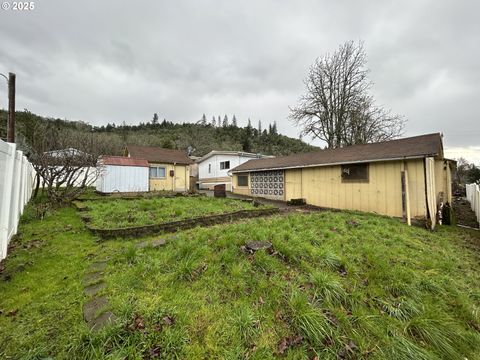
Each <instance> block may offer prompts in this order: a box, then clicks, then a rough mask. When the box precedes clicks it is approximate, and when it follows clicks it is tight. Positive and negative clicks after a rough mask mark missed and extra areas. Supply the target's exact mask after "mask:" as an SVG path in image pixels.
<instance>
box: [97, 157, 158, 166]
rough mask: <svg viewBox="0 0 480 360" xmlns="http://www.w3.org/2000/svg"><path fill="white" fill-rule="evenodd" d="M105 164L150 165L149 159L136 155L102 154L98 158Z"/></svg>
mask: <svg viewBox="0 0 480 360" xmlns="http://www.w3.org/2000/svg"><path fill="white" fill-rule="evenodd" d="M98 160H99V161H100V162H101V163H102V164H103V165H117V166H140V167H148V166H149V165H148V161H147V160H145V159H139V158H134V157H126V156H116V155H101V156H100V157H99V159H98Z"/></svg>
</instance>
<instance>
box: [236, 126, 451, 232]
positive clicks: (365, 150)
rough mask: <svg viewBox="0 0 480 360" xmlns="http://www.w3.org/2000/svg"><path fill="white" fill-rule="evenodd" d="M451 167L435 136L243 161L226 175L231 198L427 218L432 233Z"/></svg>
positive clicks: (446, 195)
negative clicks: (238, 196) (296, 201)
mask: <svg viewBox="0 0 480 360" xmlns="http://www.w3.org/2000/svg"><path fill="white" fill-rule="evenodd" d="M454 163H455V162H454V161H452V160H448V159H445V158H444V156H443V144H442V137H441V136H440V134H429V135H422V136H415V137H410V138H404V139H398V140H392V141H385V142H379V143H372V144H364V145H354V146H348V147H344V148H339V149H332V150H321V151H316V152H309V153H303V154H296V155H290V156H284V157H278V158H274V159H259V160H255V161H248V162H246V163H244V164H242V165H240V166H237V167H236V168H234V169H232V170H231V173H232V174H233V184H234V192H235V193H239V194H245V195H251V196H258V197H264V198H269V199H276V200H283V201H287V200H291V199H297V198H303V199H305V200H306V202H307V203H308V204H312V205H316V206H321V207H326V208H336V209H351V210H360V211H367V212H375V213H378V214H383V215H388V216H396V217H401V216H404V217H406V218H407V219H410V217H421V218H429V219H431V223H432V227H433V226H434V225H435V218H436V214H437V209H438V205H439V204H440V203H442V202H443V203H446V202H449V203H450V204H451V200H452V191H451V176H452V175H451V174H452V168H453V167H454V166H455V164H454Z"/></svg>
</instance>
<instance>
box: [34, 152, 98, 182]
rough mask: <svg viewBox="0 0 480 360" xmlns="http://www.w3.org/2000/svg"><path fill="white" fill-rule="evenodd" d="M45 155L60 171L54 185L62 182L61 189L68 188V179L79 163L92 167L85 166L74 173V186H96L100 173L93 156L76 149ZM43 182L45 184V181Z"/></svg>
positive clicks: (45, 153) (46, 153)
mask: <svg viewBox="0 0 480 360" xmlns="http://www.w3.org/2000/svg"><path fill="white" fill-rule="evenodd" d="M43 154H44V156H47V157H48V159H46V160H48V162H49V163H51V165H52V166H54V167H55V168H56V169H57V171H58V175H57V176H55V179H54V182H53V183H54V185H57V184H58V182H60V183H61V184H60V185H59V186H60V187H65V186H67V182H68V181H67V180H66V179H67V178H69V177H70V176H71V175H72V170H71V169H72V168H75V167H77V166H78V163H80V164H84V165H88V164H89V163H90V164H91V165H92V166H83V167H82V168H81V169H79V170H75V171H73V172H74V173H75V176H74V181H73V186H74V187H81V186H85V185H86V186H95V184H96V181H97V178H98V172H97V169H96V168H95V166H93V165H94V164H95V161H96V159H95V158H94V157H93V156H92V155H90V154H88V153H86V152H84V151H81V150H78V149H75V148H66V149H58V150H51V151H45V152H44V153H43ZM41 181H42V182H44V180H43V179H42V180H41Z"/></svg>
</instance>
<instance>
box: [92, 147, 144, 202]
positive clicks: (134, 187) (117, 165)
mask: <svg viewBox="0 0 480 360" xmlns="http://www.w3.org/2000/svg"><path fill="white" fill-rule="evenodd" d="M98 166H99V167H100V174H99V176H98V180H97V191H99V192H102V193H113V192H143V191H148V190H149V189H148V187H149V178H148V176H149V175H148V174H149V173H148V172H149V166H148V161H147V160H143V159H136V158H127V157H124V156H101V157H100V159H99V160H98Z"/></svg>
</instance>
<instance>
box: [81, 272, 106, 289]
mask: <svg viewBox="0 0 480 360" xmlns="http://www.w3.org/2000/svg"><path fill="white" fill-rule="evenodd" d="M102 276H103V271H95V272H91V273H88V274H86V275H85V277H84V278H83V285H84V286H88V285H92V284H95V283H97V282H99V281H100V280H101V279H102Z"/></svg>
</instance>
